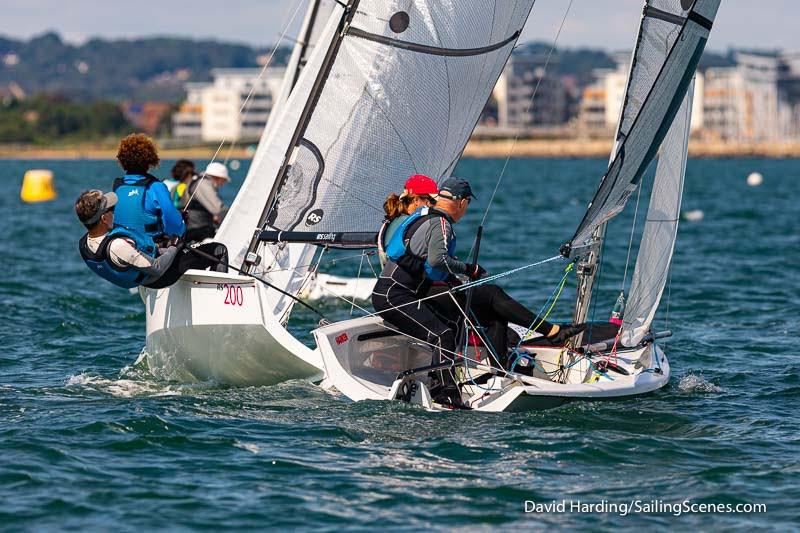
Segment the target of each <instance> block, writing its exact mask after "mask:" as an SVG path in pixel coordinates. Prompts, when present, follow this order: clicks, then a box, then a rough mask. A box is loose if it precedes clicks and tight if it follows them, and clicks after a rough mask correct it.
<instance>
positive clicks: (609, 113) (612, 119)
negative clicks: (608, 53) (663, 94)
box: [580, 53, 705, 132]
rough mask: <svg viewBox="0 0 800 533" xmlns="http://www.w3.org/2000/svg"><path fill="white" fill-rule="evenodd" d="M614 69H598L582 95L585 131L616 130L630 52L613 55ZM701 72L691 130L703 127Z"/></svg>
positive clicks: (626, 80)
mask: <svg viewBox="0 0 800 533" xmlns="http://www.w3.org/2000/svg"><path fill="white" fill-rule="evenodd" d="M614 59H615V61H616V63H617V67H616V68H615V69H596V70H595V71H594V78H595V80H596V81H595V83H593V84H592V85H590V86H588V87H586V88H585V89H584V91H583V95H582V99H581V111H580V125H581V127H582V129H583V130H584V132H586V131H592V130H595V131H597V130H605V131H614V129H616V127H617V122H618V121H619V118H620V113H622V104H623V100H624V98H625V90H626V88H627V86H628V70H629V69H630V53H619V54H616V55H615V56H614ZM704 82H705V80H704V78H703V74H702V73H701V72H697V73H696V74H695V87H694V104H693V106H692V121H691V130H692V131H695V130H698V129H700V128H702V127H703V120H704V112H703V103H702V102H703V87H704Z"/></svg>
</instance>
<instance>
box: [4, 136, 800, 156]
mask: <svg viewBox="0 0 800 533" xmlns="http://www.w3.org/2000/svg"><path fill="white" fill-rule="evenodd" d="M512 145H513V153H512V156H513V157H517V158H542V159H557V158H582V157H586V158H604V157H608V154H609V152H610V151H611V142H610V141H605V140H586V139H556V140H552V139H549V140H540V139H520V140H518V141H517V142H516V143H514V141H513V140H512V139H500V140H483V139H481V140H477V139H474V140H471V141H470V142H469V144H467V147H466V149H465V150H464V157H474V158H505V157H507V156H508V154H509V152H510V151H511V148H512ZM116 150H117V147H116V145H113V146H109V145H103V144H90V143H87V144H80V145H69V146H67V145H65V146H34V145H2V144H0V159H34V160H49V159H114V157H115V155H116ZM216 151H217V149H216V147H210V146H188V147H185V148H175V147H170V148H162V149H161V150H160V152H159V153H160V155H161V157H162V158H163V159H177V158H181V157H185V158H189V159H210V158H211V157H212V156H213V155H214V153H215V152H216ZM689 155H690V157H707V158H738V157H742V158H743V157H765V158H776V159H779V158H800V142H759V143H726V142H707V141H692V142H691V143H690V144H689ZM220 156H221V157H222V158H229V159H230V158H233V159H250V158H251V157H252V151H251V150H248V148H247V146H242V147H234V149H233V150H230V151H229V149H228V148H227V147H223V149H222V150H220V152H219V154H218V158H219V157H220Z"/></svg>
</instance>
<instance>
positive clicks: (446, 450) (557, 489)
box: [0, 159, 800, 530]
mask: <svg viewBox="0 0 800 533" xmlns="http://www.w3.org/2000/svg"><path fill="white" fill-rule="evenodd" d="M170 163H171V162H164V165H163V168H162V169H161V171H160V172H159V175H164V174H165V173H166V170H168V168H169V166H170ZM204 163H205V161H198V165H202V164H204ZM42 166H44V167H46V168H49V169H50V170H52V171H53V172H54V175H55V185H56V188H57V190H58V193H59V197H58V199H57V200H55V201H53V202H49V203H42V204H23V203H22V202H21V201H20V199H19V190H20V185H21V180H22V176H23V174H24V172H25V171H26V170H28V169H30V168H39V167H42ZM502 166H503V161H502V160H465V161H463V162H462V163H461V164H460V165H459V167H458V169H457V174H458V175H460V176H463V177H465V178H469V179H470V180H472V182H473V189H474V190H475V192H476V194H477V196H478V200H477V201H476V202H473V204H472V206H471V207H470V212H469V213H468V216H467V218H466V219H465V220H464V221H463V222H461V223H460V224H459V225H458V226H457V229H458V233H459V251H460V253H461V254H462V255H466V253H467V251H468V249H469V247H470V244H471V241H472V237H473V235H474V233H475V230H476V228H477V224H478V222H479V221H480V219H481V217H482V215H483V212H484V210H485V209H486V207H487V205H488V203H489V198H490V196H491V191H492V189H493V187H494V185H495V183H496V181H497V178H498V175H499V173H500V169H501V168H502ZM246 167H247V165H243V168H241V169H239V170H238V171H236V172H233V175H234V182H233V184H231V185H229V186H227V187H226V188H224V189H223V190H222V193H223V196H225V197H226V198H227V199H228V200H230V199H231V198H232V197H233V195H234V194H235V191H236V188H237V187H238V185H239V184H240V183H241V181H242V179H243V177H244V175H245V173H246ZM604 167H605V162H604V161H603V160H593V159H587V160H582V159H577V160H513V161H511V164H510V166H509V168H508V171H507V172H506V174H505V175H504V176H503V179H502V183H501V184H500V188H499V192H498V195H497V197H496V199H495V201H494V202H493V204H492V206H491V210H490V211H489V214H488V217H487V223H486V227H485V230H484V240H483V243H482V246H481V257H480V262H481V264H482V265H483V266H484V267H485V268H486V269H487V270H488V271H489V272H490V273H499V272H503V271H506V270H508V269H510V268H514V267H517V266H520V265H524V264H529V263H533V262H536V261H538V260H541V259H544V258H547V257H551V256H553V255H556V254H557V251H558V248H559V246H560V245H561V244H562V243H563V242H565V241H566V240H568V239H569V238H570V237H571V235H572V232H573V231H574V229H575V227H576V225H577V224H578V222H579V220H580V217H581V216H582V214H583V210H584V208H585V206H586V204H587V203H588V201H589V200H590V199H591V195H592V193H593V190H594V188H595V187H596V184H597V182H598V180H599V178H600V176H601V174H602V172H603V170H604ZM754 171H758V172H760V173H762V174H763V176H764V182H763V184H762V185H761V186H759V187H750V186H748V185H747V182H746V178H747V176H748V174H749V173H751V172H754ZM118 174H119V170H118V168H117V167H116V165H115V163H114V162H113V161H47V162H43V161H36V162H34V161H0V177H2V181H0V188H2V189H1V190H2V194H0V202H1V203H2V204H1V207H2V210H0V213H2V216H0V234H2V238H0V251H1V253H0V259H2V263H3V264H2V276H0V302H1V303H2V309H3V325H2V327H0V335H1V337H0V346H1V348H0V454H2V460H0V528H4V529H7V530H18V529H21V528H26V529H31V530H45V529H64V528H71V529H81V530H82V529H94V530H98V529H99V530H108V529H112V528H113V529H115V530H142V529H156V528H158V529H194V528H198V529H199V528H203V529H221V528H224V527H225V528H242V529H244V528H247V529H255V528H266V527H290V528H320V529H330V530H338V529H342V528H347V527H362V528H365V529H367V528H368V529H372V528H375V527H387V528H394V529H397V528H403V529H422V528H434V529H449V528H455V527H463V528H467V529H488V528H491V527H497V526H503V527H525V528H527V527H530V528H536V529H539V528H543V527H546V526H562V527H583V528H591V529H606V528H612V527H640V526H649V527H652V526H666V525H676V526H678V527H680V528H682V529H688V528H703V529H710V528H712V527H725V528H737V529H744V528H755V527H757V528H765V527H772V528H775V529H782V530H785V529H796V528H798V527H800V523H798V521H797V520H798V519H797V514H798V513H797V502H798V497H800V435H799V434H798V428H800V416H798V414H797V413H798V400H799V399H800V358H799V357H798V348H797V346H798V341H797V335H798V332H799V331H800V327H798V322H799V321H798V312H799V311H800V281H799V280H800V271H799V270H800V269H799V268H798V264H799V263H800V236H799V235H800V208H798V206H797V190H798V183H799V182H800V161H796V160H781V161H770V160H750V159H741V160H691V161H690V162H689V165H688V169H687V177H686V192H685V199H684V210H685V211H694V210H701V211H702V212H703V213H704V217H702V218H701V219H697V220H696V221H694V222H689V221H682V222H681V226H680V230H679V240H678V244H677V249H676V253H675V260H674V268H673V273H672V277H671V281H670V284H669V288H668V289H667V291H665V295H664V300H663V302H662V305H661V310H660V312H659V314H658V316H657V318H656V322H655V328H656V329H670V330H672V331H674V333H675V335H674V336H673V337H672V338H671V339H668V342H665V343H664V348H665V350H666V352H667V354H668V356H669V359H670V362H671V365H672V369H673V375H672V379H671V381H670V384H669V385H668V386H667V387H666V388H664V389H662V390H660V391H658V392H656V393H654V394H651V395H648V396H645V397H640V398H632V399H624V400H617V401H605V402H588V403H572V404H568V405H566V406H563V407H560V408H557V409H553V410H550V411H544V412H533V413H524V414H486V413H472V412H449V413H438V414H434V413H428V412H425V411H422V410H421V409H417V408H413V407H410V406H407V405H402V404H398V403H381V402H361V403H352V402H350V401H348V400H346V399H345V398H343V397H342V396H339V395H334V394H329V393H327V392H324V391H322V390H320V389H318V388H316V387H315V386H313V385H311V384H308V383H303V382H293V383H285V384H281V385H277V386H273V387H248V388H235V387H228V386H225V385H220V384H217V383H179V382H170V381H164V380H162V379H159V378H157V377H155V376H154V375H153V374H152V373H151V372H150V370H149V369H148V368H147V366H146V364H142V363H140V364H137V365H135V364H134V362H135V361H136V359H137V357H138V355H139V354H140V351H141V350H142V347H143V345H144V313H143V310H142V304H141V301H140V300H139V299H138V297H136V296H133V295H130V294H128V293H127V292H126V291H124V290H121V289H117V288H115V287H113V286H111V285H109V284H108V283H106V282H104V281H102V280H101V279H100V278H98V277H96V276H94V275H92V274H91V273H90V272H89V271H88V270H87V269H86V267H85V266H84V265H83V263H82V262H81V260H80V257H79V255H78V251H77V241H78V238H79V237H80V235H81V234H82V231H83V230H82V228H81V226H80V224H78V222H77V221H76V219H75V216H74V213H73V207H72V206H73V201H74V199H75V198H76V197H77V196H78V194H79V193H80V191H82V190H84V189H88V188H95V187H100V188H107V187H109V186H110V184H111V181H112V180H113V178H115V177H116V176H117V175H118ZM401 185H402V179H401V177H399V178H398V189H400V187H401ZM368 186H369V185H367V184H365V185H364V187H368ZM646 188H647V187H646V186H645V192H646ZM635 202H636V195H635V194H634V197H633V198H632V199H631V203H630V206H629V209H628V210H627V211H626V213H625V214H624V215H623V216H621V217H619V218H618V219H617V220H615V221H614V222H613V224H612V225H611V227H610V228H609V234H608V235H609V240H608V246H607V253H606V258H605V260H604V263H603V268H602V273H601V279H600V286H601V289H600V292H599V294H600V297H599V298H598V299H597V300H596V302H597V303H596V305H595V306H593V309H592V315H593V316H594V317H595V319H596V320H601V321H602V320H607V319H608V316H609V313H610V311H611V308H612V307H613V305H614V300H615V298H616V296H617V295H618V294H619V291H620V289H621V288H622V287H624V284H623V279H624V278H627V280H628V282H629V280H630V277H631V275H632V268H633V267H632V261H633V260H631V266H630V268H629V269H628V271H627V273H626V272H625V262H626V261H625V258H626V256H627V250H628V244H629V242H630V235H631V228H632V227H633V233H634V237H635V236H636V235H637V234H638V232H639V231H640V230H641V225H642V222H643V218H642V217H643V216H644V214H645V213H646V200H645V199H644V198H642V200H641V203H640V206H639V211H638V215H639V216H638V224H637V225H636V226H633V225H632V222H633V216H632V214H633V211H634V207H635ZM634 241H635V238H634ZM352 255H353V252H340V253H339V259H340V260H339V261H337V262H336V264H335V265H331V264H329V263H328V259H329V258H330V257H332V256H329V257H328V258H326V259H324V260H323V263H324V264H325V265H326V267H327V268H329V269H330V270H331V271H332V272H335V273H340V274H354V273H355V272H356V271H357V268H358V264H359V262H360V259H353V258H348V257H347V256H352ZM632 256H634V257H635V245H634V246H633V253H632ZM563 267H564V264H563V263H560V262H552V263H548V264H546V265H545V266H543V267H540V268H535V269H530V270H526V271H523V272H522V273H520V274H518V275H516V276H509V277H508V278H504V279H503V280H501V282H500V283H501V285H502V286H503V287H504V288H505V289H506V290H507V291H508V292H510V293H511V294H513V295H514V296H516V297H517V298H518V299H520V300H521V301H522V302H524V303H525V304H526V305H528V306H530V307H531V308H533V309H535V310H538V308H539V307H540V306H541V305H542V304H543V303H544V301H545V300H546V298H547V296H548V295H549V294H550V293H551V291H552V290H553V288H554V286H555V284H556V283H557V282H558V280H559V279H560V278H561V275H562V269H563ZM363 271H365V272H366V271H367V268H366V265H364V268H363ZM574 286H575V284H574V280H571V281H570V284H569V285H568V286H567V288H566V289H565V291H564V293H563V295H562V298H561V300H560V301H559V302H558V304H557V306H556V308H555V310H554V314H553V316H552V318H553V319H555V320H561V321H567V320H569V318H570V306H571V303H572V299H573V297H574ZM320 307H321V309H322V311H323V312H324V313H325V314H326V315H328V316H329V317H332V318H334V319H341V318H346V317H348V316H350V313H351V306H350V305H348V304H346V303H343V302H336V301H329V302H325V303H322V304H320ZM355 313H356V314H358V310H357V309H356V311H355ZM315 325H316V318H315V316H314V315H313V314H312V313H310V312H306V311H305V310H304V309H302V308H300V307H298V308H297V310H296V315H295V317H294V318H293V320H292V321H291V323H290V327H291V329H292V331H293V332H294V333H295V334H296V335H297V336H298V337H300V338H301V339H303V340H304V341H305V342H309V343H310V342H311V336H310V335H309V333H308V331H309V330H310V329H311V328H313V327H314V326H315ZM744 504H747V505H756V504H758V505H761V504H764V505H766V512H765V513H764V512H754V511H759V510H761V509H760V508H758V509H757V508H754V507H747V508H741V507H739V509H745V510H748V509H749V510H750V511H751V512H747V513H732V512H716V513H714V512H710V511H709V509H712V510H714V511H719V510H723V511H724V510H725V509H733V510H736V509H737V507H736V506H737V505H744ZM716 505H721V506H722V507H721V508H717V507H710V506H716ZM725 506H730V507H725Z"/></svg>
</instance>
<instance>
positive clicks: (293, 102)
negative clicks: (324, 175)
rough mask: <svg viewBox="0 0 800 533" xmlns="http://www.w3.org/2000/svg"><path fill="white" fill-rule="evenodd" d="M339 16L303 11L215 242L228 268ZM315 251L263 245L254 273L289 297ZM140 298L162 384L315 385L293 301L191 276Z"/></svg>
mask: <svg viewBox="0 0 800 533" xmlns="http://www.w3.org/2000/svg"><path fill="white" fill-rule="evenodd" d="M298 8H299V6H298ZM337 11H338V13H337ZM340 11H341V9H340V8H339V6H338V5H337V4H336V3H335V2H334V1H333V0H312V1H311V2H310V4H309V6H308V8H307V11H306V15H305V18H304V21H303V24H302V27H301V31H300V39H299V40H298V41H297V43H296V44H295V46H294V48H293V51H292V54H291V56H290V58H289V62H288V64H287V68H286V73H285V75H284V79H283V82H282V85H281V89H280V91H279V94H278V96H277V98H276V100H275V102H274V105H273V112H272V113H271V114H270V118H269V122H268V123H267V126H266V127H265V129H264V132H263V133H262V136H261V140H260V142H259V145H258V148H257V149H256V153H255V154H254V157H253V161H252V163H251V165H250V170H249V171H248V174H247V177H246V178H245V181H244V183H243V185H242V187H241V189H240V191H239V193H238V194H237V196H236V199H235V200H234V202H233V205H232V206H231V209H230V210H229V211H228V215H227V216H226V217H225V220H224V221H223V224H222V226H221V227H220V229H219V231H218V233H217V236H216V240H218V241H220V242H223V243H224V244H225V245H226V246H227V247H228V250H229V252H230V253H231V263H232V264H234V265H237V266H238V265H242V264H243V259H244V255H245V254H244V252H243V251H246V249H247V246H248V243H249V241H250V239H251V237H252V235H253V232H254V230H255V228H256V221H257V219H258V216H259V213H260V211H261V209H262V208H263V205H264V202H265V201H266V198H267V196H268V194H269V192H270V189H272V188H273V187H274V185H275V183H276V181H277V180H276V173H277V172H276V168H277V166H276V162H275V160H276V158H277V157H279V156H278V155H276V154H277V152H276V149H277V148H278V147H279V146H281V145H282V146H283V147H284V149H285V147H286V144H287V143H288V140H287V139H285V134H284V135H283V136H282V135H281V133H282V132H283V131H285V130H286V129H288V128H292V129H293V128H294V126H292V124H293V123H296V122H297V121H298V117H297V114H298V113H297V111H296V109H297V108H298V107H299V108H302V106H303V104H304V102H305V100H307V99H308V97H309V94H310V92H311V91H310V85H311V83H312V81H313V80H314V79H315V77H316V74H317V73H318V72H319V71H320V69H321V67H322V62H323V61H322V60H323V58H324V56H325V51H326V47H327V46H329V44H328V43H330V42H331V41H333V37H334V35H335V34H336V32H337V29H338V26H339V21H340V19H341V13H340ZM314 252H315V248H314V247H313V246H310V245H306V244H292V245H288V246H276V247H265V248H264V249H263V250H261V251H260V257H261V259H262V261H261V263H260V264H259V265H257V266H254V268H253V269H252V272H253V273H254V274H256V275H258V276H259V277H262V276H263V277H262V279H266V280H268V282H269V283H271V284H272V285H274V286H275V287H278V288H279V289H281V290H283V291H285V292H286V293H288V294H289V295H292V294H295V293H296V292H298V291H299V290H300V288H301V287H302V286H303V284H304V277H305V275H306V269H307V265H308V264H309V263H310V262H311V259H312V257H313V255H314ZM140 293H141V295H142V299H143V300H144V303H145V316H146V329H147V341H146V346H145V351H144V356H145V357H146V359H147V363H148V366H149V368H150V369H151V371H153V372H154V373H156V374H158V375H161V376H162V377H164V378H166V379H174V380H180V381H203V380H215V381H218V382H221V383H228V384H232V385H270V384H274V383H280V382H282V381H286V380H289V379H300V378H305V379H311V380H319V379H321V378H322V360H321V359H320V357H319V354H318V352H317V351H316V350H313V349H311V348H309V347H308V346H306V345H305V344H303V343H302V342H300V341H298V340H297V339H296V338H295V337H294V336H293V335H292V334H291V333H290V332H289V331H288V330H287V329H286V328H285V326H286V322H287V320H288V318H289V314H290V313H291V311H292V307H293V304H294V303H295V302H294V300H292V299H291V298H289V297H288V296H287V295H285V294H282V293H280V292H278V291H275V290H273V289H271V288H269V287H267V286H265V285H264V284H263V283H261V282H259V281H257V280H255V279H254V278H252V277H250V276H243V275H238V274H235V273H228V274H220V273H215V272H207V271H193V270H190V271H188V272H187V273H186V274H185V275H184V276H183V277H182V278H181V279H180V280H179V281H178V282H177V283H176V284H175V285H173V286H171V287H167V288H164V289H159V290H153V289H141V291H140Z"/></svg>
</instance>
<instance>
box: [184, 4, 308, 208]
mask: <svg viewBox="0 0 800 533" xmlns="http://www.w3.org/2000/svg"><path fill="white" fill-rule="evenodd" d="M302 6H303V0H297V5H296V6H295V9H294V12H293V13H292V16H291V17H290V18H289V21H288V22H287V23H286V25H284V27H283V31H281V34H280V36H279V37H278V42H276V43H275V46H273V47H272V51H271V52H270V54H269V57H268V58H267V60H266V61H265V62H264V66H263V67H262V68H261V71H260V72H259V73H258V76H257V77H256V79H255V81H254V82H253V84H252V86H251V87H250V92H248V93H247V97H246V98H245V99H244V102H242V105H241V107H240V108H239V112H238V113H237V114H236V118H237V120H238V119H239V117H241V116H242V114H243V112H244V109H245V107H247V104H249V103H250V98H251V97H252V96H253V91H255V88H256V85H257V84H258V82H259V81H261V78H263V77H264V73H266V71H267V68H269V66H270V65H271V64H272V60H273V59H274V58H275V53H276V52H277V51H278V47H280V45H281V43H282V42H283V40H284V38H285V37H286V33H287V32H288V31H289V27H290V26H291V25H292V24H293V23H294V19H295V18H296V17H297V14H298V13H299V12H300V8H301V7H302ZM226 142H228V138H227V137H225V138H223V139H222V141H220V143H219V146H217V149H216V151H215V152H214V155H213V156H211V161H210V162H209V163H213V162H214V161H215V160H216V159H217V156H218V155H219V152H220V150H222V147H223V146H225V143H226ZM232 149H233V148H231V150H232ZM228 155H230V151H229V152H228ZM225 162H226V163H227V162H228V157H226V158H225ZM204 179H206V173H205V172H203V174H202V175H201V176H200V182H198V186H199V185H200V183H202V181H203V180H204ZM198 188H199V187H195V188H194V191H193V192H192V194H191V196H189V200H188V201H187V202H186V206H185V207H184V208H183V211H184V212H185V211H186V210H187V209H188V207H189V204H191V202H192V199H193V198H194V195H195V194H197V189H198Z"/></svg>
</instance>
